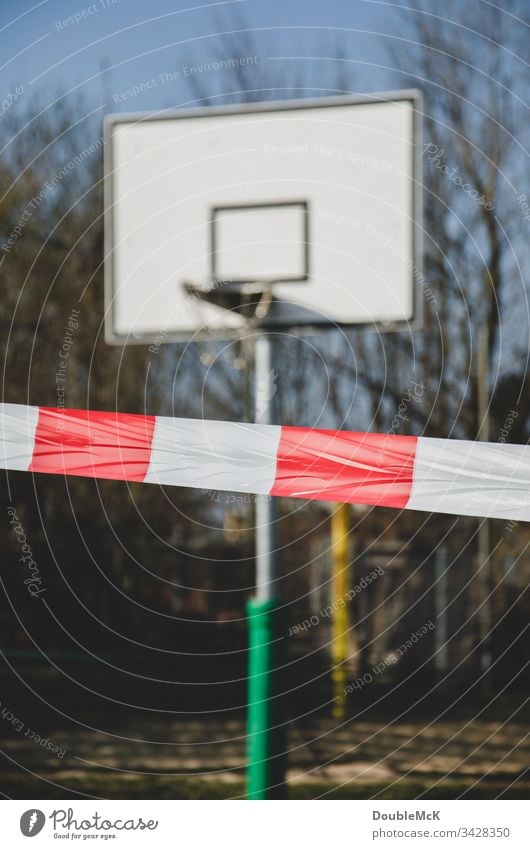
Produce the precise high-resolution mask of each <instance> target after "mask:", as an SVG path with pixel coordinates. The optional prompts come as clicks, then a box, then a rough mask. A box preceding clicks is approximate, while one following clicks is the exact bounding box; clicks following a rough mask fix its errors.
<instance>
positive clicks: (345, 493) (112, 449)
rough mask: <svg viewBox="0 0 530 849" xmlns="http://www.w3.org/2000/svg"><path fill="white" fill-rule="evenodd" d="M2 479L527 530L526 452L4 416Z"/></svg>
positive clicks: (22, 410) (154, 422) (46, 412)
mask: <svg viewBox="0 0 530 849" xmlns="http://www.w3.org/2000/svg"><path fill="white" fill-rule="evenodd" d="M0 467H1V468H4V469H13V470H22V471H28V472H47V473H49V474H61V475H63V474H66V475H81V476H84V477H94V478H111V479H114V480H129V481H143V482H144V483H157V484H163V485H169V486H189V487H198V488H201V489H208V490H212V489H216V490H229V491H232V492H245V493H252V494H257V495H260V494H270V495H282V496H287V497H290V498H307V499H318V500H325V501H345V502H350V503H354V504H374V505H379V506H385V507H397V508H404V507H407V508H411V509H413V510H426V511H433V512H439V513H453V514H459V515H468V516H491V517H497V518H504V519H516V520H517V519H520V520H524V521H529V520H530V446H526V445H505V444H496V443H495V444H493V443H486V442H466V441H458V440H449V439H430V438H426V437H416V436H395V435H389V434H376V433H355V432H348V431H336V430H316V429H311V428H302V427H280V426H276V425H257V424H243V423H241V424H240V423H232V422H217V421H204V420H199V419H178V418H166V417H164V416H143V415H131V414H128V413H105V412H93V411H89V410H58V409H53V408H49V407H26V406H21V405H18V404H0Z"/></svg>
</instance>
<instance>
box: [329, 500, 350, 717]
mask: <svg viewBox="0 0 530 849" xmlns="http://www.w3.org/2000/svg"><path fill="white" fill-rule="evenodd" d="M348 531H349V509H348V505H347V504H337V505H334V509H333V512H332V514H331V561H332V581H331V586H332V592H331V595H332V599H331V606H332V613H331V662H332V664H333V666H332V670H331V680H332V682H333V710H332V713H333V716H334V718H335V719H338V720H342V719H344V718H345V716H346V693H345V689H346V683H347V682H346V677H347V676H346V661H347V659H348V607H347V593H348V565H349V562H348V559H349V558H348Z"/></svg>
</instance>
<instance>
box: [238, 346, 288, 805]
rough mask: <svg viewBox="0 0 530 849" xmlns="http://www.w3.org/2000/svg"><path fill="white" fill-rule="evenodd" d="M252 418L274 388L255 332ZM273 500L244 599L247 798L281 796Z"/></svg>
mask: <svg viewBox="0 0 530 849" xmlns="http://www.w3.org/2000/svg"><path fill="white" fill-rule="evenodd" d="M255 381H256V421H257V422H259V424H272V423H273V421H274V407H275V405H274V396H275V394H276V386H275V375H274V364H273V351H272V345H271V341H270V339H269V337H268V336H267V335H266V334H265V333H259V334H258V336H257V337H256V346H255ZM275 526H276V504H275V501H274V499H271V498H269V497H268V496H261V497H259V498H258V499H257V501H256V597H255V598H254V599H251V601H249V603H248V605H247V615H248V626H249V670H248V728H247V745H248V749H247V758H248V765H247V798H248V799H278V798H284V796H285V716H284V701H285V696H284V694H283V693H284V689H285V688H284V687H283V686H282V679H283V675H282V670H281V667H282V666H283V665H284V663H283V657H282V655H283V652H284V646H285V641H284V640H285V638H284V635H283V628H282V624H281V611H279V609H278V601H277V596H278V592H277V578H278V575H277V571H276V570H277V561H276V540H275Z"/></svg>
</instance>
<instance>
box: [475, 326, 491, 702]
mask: <svg viewBox="0 0 530 849" xmlns="http://www.w3.org/2000/svg"><path fill="white" fill-rule="evenodd" d="M477 372H478V374H477V379H478V393H477V395H478V417H479V428H480V429H479V434H478V438H479V440H480V441H481V442H488V441H489V439H490V416H489V333H488V329H487V327H483V328H481V330H480V333H479V340H478V369H477ZM477 559H478V563H477V580H478V605H479V610H478V617H479V623H480V624H479V633H480V641H481V645H480V663H481V670H482V673H483V674H484V673H487V672H488V670H489V668H490V667H491V652H490V646H489V641H490V630H491V607H490V599H489V598H488V595H489V591H490V569H491V565H490V524H489V521H488V519H479V527H478V552H477ZM488 689H489V681H488V679H487V676H485V677H484V678H483V690H484V692H485V694H487V692H488Z"/></svg>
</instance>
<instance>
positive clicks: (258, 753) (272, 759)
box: [247, 599, 286, 799]
mask: <svg viewBox="0 0 530 849" xmlns="http://www.w3.org/2000/svg"><path fill="white" fill-rule="evenodd" d="M247 616H248V631H249V650H248V715H247V716H248V719H247V722H248V727H247V747H248V748H247V762H248V765H247V799H284V798H285V789H286V788H285V726H284V721H285V719H284V710H283V702H284V700H285V695H284V688H283V687H282V679H283V677H284V676H283V674H282V670H281V669H280V667H282V666H283V665H284V664H283V652H284V648H285V635H284V633H283V630H284V629H283V626H282V621H283V616H282V612H281V611H280V610H279V609H278V607H277V602H276V601H274V600H273V599H268V600H267V601H260V600H258V599H251V600H250V601H249V602H248V603H247Z"/></svg>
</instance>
